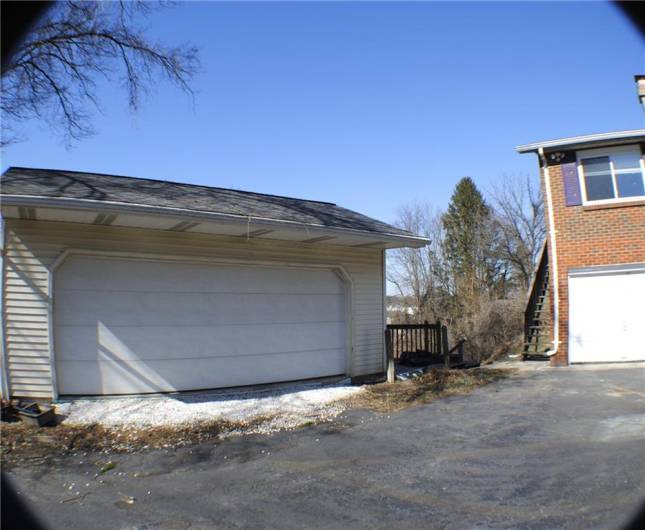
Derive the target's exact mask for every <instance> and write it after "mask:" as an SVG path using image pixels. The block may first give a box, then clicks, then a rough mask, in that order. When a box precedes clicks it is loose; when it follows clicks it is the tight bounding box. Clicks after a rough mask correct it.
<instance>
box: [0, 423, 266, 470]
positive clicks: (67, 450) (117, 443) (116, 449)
mask: <svg viewBox="0 0 645 530" xmlns="http://www.w3.org/2000/svg"><path fill="white" fill-rule="evenodd" d="M273 418H274V417H273V416H259V417H255V418H253V419H252V420H250V421H208V422H199V423H194V424H190V425H186V426H173V427H148V428H106V427H104V426H101V425H98V424H93V425H82V426H81V425H67V424H65V423H61V424H58V425H55V426H51V427H42V428H38V427H34V426H31V425H27V424H25V423H22V422H15V423H4V422H3V423H2V425H1V430H0V435H1V436H0V447H1V450H2V453H1V456H2V462H3V464H13V463H17V462H19V461H21V460H24V459H29V460H34V459H39V458H42V459H47V458H50V457H56V456H62V455H66V454H72V453H77V452H83V451H86V452H106V453H108V452H109V453H131V452H136V451H140V450H146V449H165V448H173V447H180V446H184V445H190V444H197V443H203V442H208V441H210V440H214V439H217V438H219V437H221V436H223V435H225V434H230V433H234V432H244V431H249V430H252V429H254V428H256V427H258V426H260V425H262V424H264V423H268V422H270V421H271V420H272V419H273Z"/></svg>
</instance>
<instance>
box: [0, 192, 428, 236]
mask: <svg viewBox="0 0 645 530" xmlns="http://www.w3.org/2000/svg"><path fill="white" fill-rule="evenodd" d="M1 199H2V203H3V204H6V205H7V206H34V207H37V206H40V207H50V208H78V209H81V210H109V211H112V212H117V213H135V214H136V213H139V214H141V213H144V214H151V215H164V216H169V215H170V216H173V217H181V218H187V219H188V218H190V219H202V220H218V221H224V222H230V223H234V222H236V221H252V222H253V223H256V224H261V225H267V226H292V227H298V226H302V227H307V228H314V229H316V230H320V231H324V232H331V233H348V232H349V233H355V234H357V235H362V236H367V237H373V238H375V239H384V240H388V241H391V242H394V241H400V242H404V241H405V242H408V243H411V245H410V246H418V247H423V246H425V245H427V244H428V243H429V242H430V239H428V238H426V237H422V236H416V235H414V234H410V235H402V234H394V233H390V232H374V231H370V230H360V229H358V228H342V227H333V226H325V225H322V224H317V223H302V222H300V221H288V220H281V219H272V218H267V217H258V216H254V215H235V214H226V213H219V212H209V211H204V210H188V209H185V208H173V207H168V206H149V205H146V204H134V203H126V202H117V201H95V200H92V199H76V198H68V197H44V196H38V195H4V194H3V195H1Z"/></svg>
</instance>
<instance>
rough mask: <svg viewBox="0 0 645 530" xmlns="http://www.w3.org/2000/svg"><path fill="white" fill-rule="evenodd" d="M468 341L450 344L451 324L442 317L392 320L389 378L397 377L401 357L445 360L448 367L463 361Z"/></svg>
mask: <svg viewBox="0 0 645 530" xmlns="http://www.w3.org/2000/svg"><path fill="white" fill-rule="evenodd" d="M463 345H464V341H463V340H461V341H459V342H458V343H457V344H456V345H455V346H454V347H453V348H452V349H450V348H449V347H448V328H447V327H446V326H445V325H442V324H441V322H440V321H439V320H437V322H435V323H434V324H430V323H429V322H428V321H427V320H426V321H425V322H424V323H423V324H388V326H387V327H386V328H385V347H386V354H387V360H388V364H387V377H388V381H394V370H395V368H394V366H395V363H396V362H397V361H400V362H405V361H407V362H417V363H422V364H433V363H443V364H444V366H445V367H446V368H449V367H450V366H451V365H453V366H454V364H458V363H461V362H462V361H463Z"/></svg>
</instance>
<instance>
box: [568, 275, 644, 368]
mask: <svg viewBox="0 0 645 530" xmlns="http://www.w3.org/2000/svg"><path fill="white" fill-rule="evenodd" d="M569 360H570V362H572V363H598V362H621V361H642V360H645V268H640V269H638V268H635V269H633V270H631V271H624V270H623V271H613V272H612V271H607V272H604V273H600V272H595V271H594V272H592V273H589V272H586V273H579V274H572V275H570V276H569Z"/></svg>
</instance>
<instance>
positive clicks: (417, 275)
mask: <svg viewBox="0 0 645 530" xmlns="http://www.w3.org/2000/svg"><path fill="white" fill-rule="evenodd" d="M396 224H397V225H398V226H399V227H400V228H403V229H405V230H408V231H410V232H412V233H413V234H418V235H422V236H424V237H427V238H429V239H430V244H429V245H427V246H426V247H424V248H402V249H397V250H393V251H390V252H389V253H388V262H389V265H388V268H387V270H388V273H387V274H388V275H387V279H388V281H390V282H391V283H392V284H393V285H394V286H395V287H396V289H397V291H398V292H399V294H400V295H401V297H402V299H409V298H410V299H411V300H413V303H414V307H413V309H414V313H415V319H417V320H424V319H426V318H427V319H434V318H436V316H437V308H438V304H439V303H440V301H441V299H442V295H441V293H440V290H439V287H440V284H441V282H442V274H443V270H442V267H443V252H442V246H441V243H442V241H443V225H442V223H441V213H440V212H437V211H434V210H433V209H432V208H431V207H430V206H429V205H427V204H426V205H421V204H413V205H407V206H402V207H401V208H400V209H399V214H398V221H397V223H396Z"/></svg>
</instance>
